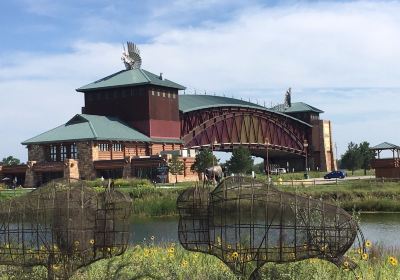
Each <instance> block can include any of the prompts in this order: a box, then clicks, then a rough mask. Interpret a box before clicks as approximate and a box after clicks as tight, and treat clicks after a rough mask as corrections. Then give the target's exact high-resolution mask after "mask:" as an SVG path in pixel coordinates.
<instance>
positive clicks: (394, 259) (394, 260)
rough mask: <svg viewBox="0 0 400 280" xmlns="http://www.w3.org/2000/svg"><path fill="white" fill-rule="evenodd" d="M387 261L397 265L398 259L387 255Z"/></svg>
mask: <svg viewBox="0 0 400 280" xmlns="http://www.w3.org/2000/svg"><path fill="white" fill-rule="evenodd" d="M389 263H390V264H391V265H393V266H397V265H398V260H397V259H396V258H395V257H389Z"/></svg>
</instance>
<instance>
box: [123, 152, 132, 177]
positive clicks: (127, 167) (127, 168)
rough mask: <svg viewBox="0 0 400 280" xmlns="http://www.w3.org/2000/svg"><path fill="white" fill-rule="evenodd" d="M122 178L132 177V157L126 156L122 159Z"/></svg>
mask: <svg viewBox="0 0 400 280" xmlns="http://www.w3.org/2000/svg"><path fill="white" fill-rule="evenodd" d="M122 177H123V178H130V177H132V157H131V156H128V157H125V158H124V169H123V170H122Z"/></svg>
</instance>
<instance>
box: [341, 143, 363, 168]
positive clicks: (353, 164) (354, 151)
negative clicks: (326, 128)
mask: <svg viewBox="0 0 400 280" xmlns="http://www.w3.org/2000/svg"><path fill="white" fill-rule="evenodd" d="M341 164H342V167H344V168H346V169H348V170H351V174H354V170H356V169H358V168H360V167H361V154H360V149H359V147H358V145H357V144H355V143H353V142H350V143H349V145H348V146H347V151H346V152H345V153H344V155H343V156H342V159H341Z"/></svg>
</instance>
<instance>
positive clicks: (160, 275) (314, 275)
mask: <svg viewBox="0 0 400 280" xmlns="http://www.w3.org/2000/svg"><path fill="white" fill-rule="evenodd" d="M399 255H400V254H399V251H398V250H396V251H395V252H393V251H387V250H384V249H382V248H379V247H374V246H372V248H369V249H368V254H367V256H366V257H364V260H362V259H361V257H360V256H359V255H358V253H357V252H356V250H351V251H350V252H348V253H347V256H348V257H349V258H351V259H353V260H354V261H355V262H356V263H357V264H358V266H359V267H358V268H357V269H356V270H355V271H354V273H353V272H352V271H349V270H348V269H346V268H345V267H343V268H337V267H336V266H335V265H333V264H331V263H329V262H327V261H323V260H318V259H309V260H304V261H301V262H295V263H286V264H280V265H276V264H273V263H268V264H266V265H264V267H262V269H261V276H262V277H261V279H264V280H267V279H268V280H272V279H274V280H294V279H296V280H303V279H304V280H309V279H315V280H317V279H318V280H341V279H346V280H347V279H348V280H350V279H351V280H354V279H363V280H376V279H382V280H388V279H400V267H399V266H398V259H399ZM0 279H4V280H5V279H10V280H11V279H29V280H36V279H46V270H45V269H44V268H43V267H35V268H34V269H33V270H23V269H21V268H18V267H11V266H0ZM83 279H85V280H86V279H88V280H102V279H104V280H106V279H121V280H124V279H171V280H175V279H182V280H183V279H193V280H202V279H211V280H213V279H219V280H225V279H226V280H237V279H238V278H237V277H236V276H235V275H234V274H233V273H232V272H231V271H230V270H229V269H228V267H227V266H225V265H224V263H223V262H222V261H220V260H219V259H217V258H216V257H213V256H210V255H207V254H202V253H193V252H189V251H186V250H184V249H183V248H182V247H181V246H179V245H175V244H165V245H162V246H154V245H152V244H151V243H150V244H143V245H141V246H136V247H132V248H129V249H128V251H127V252H126V253H125V254H124V255H122V256H119V257H114V258H111V259H106V260H101V261H98V262H96V263H93V264H92V265H90V266H88V267H86V268H83V269H80V270H79V271H77V272H76V273H75V274H74V275H73V277H72V278H71V280H83Z"/></svg>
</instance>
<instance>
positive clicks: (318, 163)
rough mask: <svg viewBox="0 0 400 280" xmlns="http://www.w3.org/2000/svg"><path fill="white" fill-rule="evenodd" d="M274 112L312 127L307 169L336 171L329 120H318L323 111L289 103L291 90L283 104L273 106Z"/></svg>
mask: <svg viewBox="0 0 400 280" xmlns="http://www.w3.org/2000/svg"><path fill="white" fill-rule="evenodd" d="M274 109H275V110H277V111H280V112H283V113H285V114H287V115H290V116H292V117H294V118H296V119H299V120H302V121H304V122H306V123H309V124H310V125H312V129H311V133H310V134H311V135H309V137H308V138H309V140H310V143H309V144H310V147H309V152H310V161H309V168H310V169H313V170H321V171H328V172H330V171H332V170H337V165H336V160H335V157H334V150H333V147H334V146H333V140H332V138H333V137H332V126H331V121H330V120H322V119H320V114H322V113H324V111H322V110H320V109H318V108H315V107H313V106H311V105H309V104H306V103H304V102H293V103H292V102H291V89H290V88H289V90H288V92H287V93H286V97H285V102H284V103H283V104H281V105H278V106H275V107H274Z"/></svg>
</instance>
